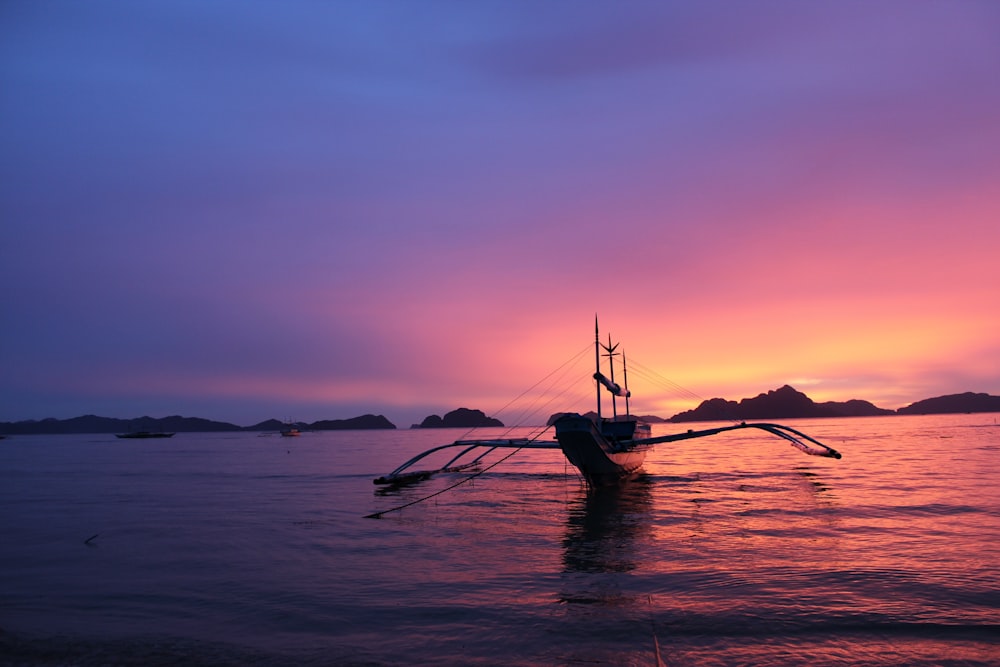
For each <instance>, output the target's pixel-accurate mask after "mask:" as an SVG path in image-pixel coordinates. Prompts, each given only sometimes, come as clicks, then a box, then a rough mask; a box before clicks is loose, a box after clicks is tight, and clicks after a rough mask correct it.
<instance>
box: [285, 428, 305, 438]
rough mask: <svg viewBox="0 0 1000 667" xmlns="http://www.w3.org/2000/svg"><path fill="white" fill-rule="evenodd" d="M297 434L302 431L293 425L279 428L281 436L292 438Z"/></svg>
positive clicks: (300, 433)
mask: <svg viewBox="0 0 1000 667" xmlns="http://www.w3.org/2000/svg"><path fill="white" fill-rule="evenodd" d="M299 435H302V432H301V431H300V430H299V429H297V428H295V427H294V426H289V427H288V428H283V429H281V437H283V438H294V437H296V436H299Z"/></svg>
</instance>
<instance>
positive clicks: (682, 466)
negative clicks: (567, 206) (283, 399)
mask: <svg viewBox="0 0 1000 667" xmlns="http://www.w3.org/2000/svg"><path fill="white" fill-rule="evenodd" d="M998 419H1000V415H995V414H977V415H955V416H927V417H915V416H908V417H902V416H896V417H869V418H851V419H830V420H793V421H789V422H787V423H788V424H789V425H791V426H793V427H794V428H797V429H799V430H802V431H804V432H806V433H809V434H810V435H812V436H814V437H817V438H818V439H819V440H821V441H822V442H825V443H826V444H828V445H830V446H832V447H834V448H836V449H838V450H839V451H841V452H842V453H843V459H841V460H833V459H825V458H817V457H812V456H806V455H804V454H802V453H801V452H799V451H798V450H796V449H794V448H792V447H789V446H788V445H787V443H785V442H784V441H782V440H779V439H777V438H774V437H773V436H769V435H767V434H765V433H756V432H749V431H739V432H736V433H729V434H725V435H719V436H714V437H711V438H705V439H698V440H689V441H683V442H679V443H674V444H668V445H659V446H657V448H656V449H655V450H654V451H652V452H651V453H650V455H649V457H648V459H647V462H646V465H645V468H644V473H643V474H642V475H641V476H639V477H638V478H636V479H634V480H632V481H631V482H630V483H628V484H626V485H624V486H622V487H621V488H620V489H612V490H607V489H606V490H602V491H601V492H599V493H595V492H589V491H588V490H587V488H586V486H585V485H584V484H583V482H582V481H581V479H580V477H579V476H578V475H577V473H576V471H575V469H573V468H572V467H571V466H568V465H567V464H566V462H565V460H564V458H563V457H562V455H561V453H560V452H559V451H558V450H556V451H544V450H543V451H521V452H517V453H516V454H515V455H514V456H512V457H511V458H509V459H507V460H505V461H503V462H502V463H499V464H497V465H496V466H495V467H489V468H488V469H486V468H487V467H488V466H489V465H490V464H491V463H493V462H495V461H497V460H498V459H499V458H500V456H501V453H498V454H496V455H493V458H492V459H488V460H487V461H486V466H484V469H481V470H480V471H479V474H478V475H477V476H473V474H474V473H473V471H469V472H466V473H456V474H443V475H439V476H436V477H434V478H432V479H430V480H427V481H425V482H422V483H420V484H416V485H412V486H408V487H405V488H401V489H389V490H387V489H384V488H380V487H376V486H374V485H373V484H372V478H374V477H376V476H378V475H381V474H385V473H387V472H389V471H390V470H392V469H393V468H395V467H396V466H397V465H398V464H400V463H402V462H403V461H405V460H406V459H408V458H409V457H411V456H413V455H414V454H416V453H418V452H420V451H422V450H423V449H426V448H429V447H431V446H433V445H436V444H443V443H445V442H448V441H450V440H453V439H455V438H457V437H460V436H466V435H467V434H465V433H461V432H456V431H452V430H412V431H411V430H405V431H404V430H401V431H341V432H318V433H305V434H303V435H302V436H301V437H298V438H281V437H278V436H277V435H276V434H275V435H267V436H261V435H258V434H256V433H237V434H197V433H180V434H178V435H176V436H175V437H173V438H172V439H169V440H119V439H116V438H114V436H112V435H76V436H19V437H13V438H8V439H6V440H4V441H2V442H0V528H2V530H0V631H2V632H0V663H3V664H58V665H62V664H71V665H98V664H114V665H130V664H136V665H138V664H176V663H183V664H203V665H244V664H260V665H274V664H288V665H292V664H305V665H445V664H481V665H512V664H513V665H660V664H665V665H734V664H745V665H810V666H813V667H815V666H820V665H855V664H866V665H997V664H1000V568H998V562H1000V492H998V485H1000V458H998V457H1000V423H998ZM698 427H699V425H694V424H684V425H658V426H656V427H655V429H654V435H656V434H660V433H667V432H670V431H671V430H677V429H682V430H686V429H687V428H698ZM501 433H502V434H504V435H514V436H517V435H526V434H527V433H528V431H518V432H514V433H512V434H508V433H506V432H501V431H490V432H489V434H490V435H498V434H501ZM503 453H509V452H503ZM459 482H461V483H459ZM456 484H457V486H456ZM450 487H454V488H450ZM433 494H438V495H433ZM429 496H433V497H429ZM428 497H429V498H428ZM424 498H427V499H426V500H422V499H424ZM408 503H414V504H412V505H409V506H407V507H405V509H402V510H399V511H393V510H394V508H396V507H400V506H403V505H407V504H408ZM378 512H385V513H384V514H383V515H382V518H379V519H372V518H365V516H366V515H370V514H373V513H378Z"/></svg>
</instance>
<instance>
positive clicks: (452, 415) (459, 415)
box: [414, 408, 503, 428]
mask: <svg viewBox="0 0 1000 667" xmlns="http://www.w3.org/2000/svg"><path fill="white" fill-rule="evenodd" d="M483 426H498V427H503V422H502V421H500V420H499V419H493V418H492V417H487V416H486V414H485V413H484V412H483V411H482V410H470V409H468V408H458V409H457V410H452V411H451V412H449V413H448V414H446V415H445V416H444V417H443V418H442V417H438V416H437V415H430V416H428V417H425V418H424V420H423V421H422V422H420V424H419V425H416V424H415V425H414V428H479V427H483Z"/></svg>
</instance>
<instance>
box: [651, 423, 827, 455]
mask: <svg viewBox="0 0 1000 667" xmlns="http://www.w3.org/2000/svg"><path fill="white" fill-rule="evenodd" d="M742 428H759V429H761V430H763V431H767V432H768V433H770V434H772V435H776V436H778V437H779V438H784V439H785V440H787V441H788V442H790V443H791V445H792V446H793V447H795V448H796V449H799V450H801V451H803V452H805V453H806V454H809V455H811V456H826V457H828V458H832V459H839V458H841V456H840V452H838V451H837V450H835V449H833V448H832V447H827V446H826V445H824V444H823V443H822V442H820V441H819V440H816V439H815V438H811V437H809V436H808V435H806V434H805V433H802V432H801V431H796V430H795V429H794V428H791V427H789V426H784V425H782V424H769V423H766V422H765V423H754V422H751V423H749V424H748V423H747V422H740V423H739V424H734V425H732V426H719V427H717V428H707V429H704V430H701V431H694V430H689V431H686V432H684V433H673V434H671V435H661V436H656V437H654V438H642V439H641V440H634V441H633V442H636V443H642V444H645V445H655V444H659V443H661V442H676V441H678V440H689V439H691V438H703V437H705V436H709V435H716V434H719V433H725V432H726V431H735V430H737V429H742ZM800 438H801V439H802V440H800ZM803 440H806V441H808V442H811V443H812V444H813V445H816V447H811V446H810V445H808V444H806V442H803ZM817 448H818V449H817Z"/></svg>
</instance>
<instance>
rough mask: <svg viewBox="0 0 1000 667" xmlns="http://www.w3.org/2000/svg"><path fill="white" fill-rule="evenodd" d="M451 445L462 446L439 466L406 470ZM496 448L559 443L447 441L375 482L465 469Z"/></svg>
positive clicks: (553, 446) (542, 446)
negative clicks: (467, 457)
mask: <svg viewBox="0 0 1000 667" xmlns="http://www.w3.org/2000/svg"><path fill="white" fill-rule="evenodd" d="M453 447H464V449H463V450H462V451H460V452H459V453H458V454H456V455H455V456H453V457H452V458H451V460H450V461H448V462H447V463H446V464H444V465H443V466H441V467H440V468H434V469H433V470H415V471H411V472H407V468H409V467H410V466H412V465H413V464H414V463H417V462H418V461H420V460H422V459H424V458H425V457H427V456H430V455H431V454H433V453H435V452H440V451H441V450H443V449H451V448H453ZM479 448H482V449H483V450H484V451H483V452H481V453H480V454H479V455H478V456H476V457H475V458H474V459H472V460H471V461H467V462H465V463H462V464H458V460H459V459H461V458H462V457H463V456H465V455H466V454H468V453H469V452H471V451H472V450H474V449H479ZM497 449H559V443H558V442H556V441H555V440H547V441H546V440H543V441H541V442H539V441H537V440H529V439H527V438H513V439H506V438H500V439H494V440H456V441H455V442H452V443H449V444H447V445H440V446H438V447H433V448H431V449H428V450H427V451H425V452H421V453H420V454H417V455H416V456H414V457H413V458H412V459H410V460H409V461H407V462H406V463H404V464H403V465H401V466H399V467H398V468H396V469H395V470H393V471H392V472H391V473H389V474H388V475H384V476H382V477H378V478H376V479H375V480H373V481H374V483H375V484H406V483H409V482H415V481H418V480H422V479H427V478H428V477H430V476H431V475H435V474H437V473H439V472H458V471H460V470H465V469H466V468H470V467H472V466H474V465H476V464H478V463H479V462H480V461H481V460H482V458H483V457H484V456H486V455H487V454H489V453H490V452H493V451H495V450H497Z"/></svg>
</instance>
